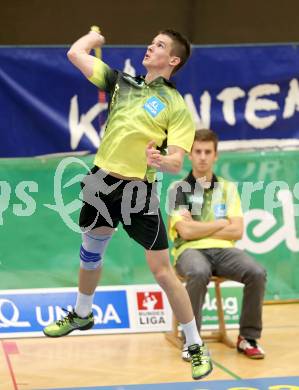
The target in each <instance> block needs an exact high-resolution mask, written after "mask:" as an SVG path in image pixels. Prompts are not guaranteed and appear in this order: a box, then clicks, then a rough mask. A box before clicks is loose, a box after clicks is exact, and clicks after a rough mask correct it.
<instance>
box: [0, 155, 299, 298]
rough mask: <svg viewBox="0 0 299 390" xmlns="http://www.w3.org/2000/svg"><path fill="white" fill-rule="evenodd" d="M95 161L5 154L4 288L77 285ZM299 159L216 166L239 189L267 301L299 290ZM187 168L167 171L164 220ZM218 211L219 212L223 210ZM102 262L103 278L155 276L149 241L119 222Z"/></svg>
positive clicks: (249, 246) (254, 158) (246, 239)
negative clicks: (84, 184) (86, 183)
mask: <svg viewBox="0 0 299 390" xmlns="http://www.w3.org/2000/svg"><path fill="white" fill-rule="evenodd" d="M92 160H93V156H85V157H81V158H74V157H67V158H63V159H61V157H60V158H58V157H55V158H54V157H53V158H36V159H3V160H1V164H0V177H1V180H0V231H1V250H0V285H1V288H2V289H16V288H18V289H30V288H45V287H47V288H54V287H74V286H75V283H76V282H75V279H76V278H75V277H74V275H76V274H77V272H78V266H79V248H80V244H81V230H80V228H79V226H78V216H79V211H80V209H81V205H82V202H81V200H80V199H82V194H80V184H79V183H80V180H82V178H83V176H84V175H86V173H87V171H88V169H89V167H90V166H92ZM298 165H299V152H298V151H284V152H278V151H277V152H273V151H272V152H263V153H260V152H250V153H249V152H247V153H243V152H233V153H229V152H225V153H221V154H220V156H219V160H218V162H217V166H216V167H215V172H216V174H217V175H220V176H222V177H224V178H227V179H228V180H231V181H232V182H234V183H235V185H236V187H237V188H238V191H239V194H240V197H241V202H242V206H243V211H244V222H245V224H244V227H245V228H244V235H243V238H242V240H240V241H239V242H238V243H237V245H238V247H239V248H240V249H243V250H245V251H246V252H248V253H249V254H250V255H251V256H252V257H253V259H254V260H256V261H257V262H259V263H260V264H262V265H263V266H264V268H265V269H266V270H267V284H266V294H265V299H266V300H286V299H298V297H299V274H298V272H295V271H296V270H297V269H298V253H299V218H298V215H299V186H298V183H299V172H298ZM189 169H190V164H189V162H188V160H187V159H186V161H185V165H184V168H183V170H182V172H181V173H180V174H179V175H171V174H164V175H163V181H162V182H161V187H160V188H161V202H160V205H161V212H162V215H163V218H164V221H166V220H167V211H168V209H167V201H166V197H167V190H168V188H169V187H170V186H171V184H172V182H173V181H174V180H179V179H181V178H182V177H186V176H187V174H188V171H189ZM80 196H81V197H80ZM218 212H219V214H220V215H221V214H222V212H223V210H218ZM49 226H51V229H49ZM16 236H17V242H18V245H16ZM60 237H63V240H61V239H59V238H60ZM12 248H13V250H12ZM76 259H77V260H76ZM62 264H63V266H62ZM104 267H105V272H104V273H103V279H102V285H106V286H112V285H121V284H124V285H135V284H142V285H144V284H153V283H155V280H154V277H153V276H152V274H151V272H150V271H149V269H148V267H147V264H146V262H145V261H144V250H143V248H142V247H141V246H139V245H137V244H136V243H134V242H133V241H132V240H130V239H129V237H128V235H127V233H126V232H125V231H124V229H123V228H122V226H121V224H120V225H119V227H118V230H117V232H116V233H115V234H114V235H113V238H112V240H111V243H110V244H109V246H108V248H107V251H106V252H105V265H104ZM32 270H34V272H32Z"/></svg>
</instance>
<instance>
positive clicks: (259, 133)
mask: <svg viewBox="0 0 299 390" xmlns="http://www.w3.org/2000/svg"><path fill="white" fill-rule="evenodd" d="M67 49H68V48H67V47H30V48H29V47H1V48H0V118H1V121H0V132H1V143H0V157H30V156H36V155H43V154H50V153H65V152H75V151H90V152H95V151H96V150H97V148H98V146H99V144H100V141H101V134H102V132H103V130H104V128H105V121H106V116H107V101H108V96H106V95H105V94H104V93H100V92H99V91H98V90H97V88H96V87H95V86H93V85H92V84H91V83H89V82H88V81H87V80H86V79H85V78H84V76H83V75H82V74H81V73H80V72H79V71H78V70H77V69H76V68H75V67H74V66H73V65H72V64H71V63H70V62H69V61H68V60H67V56H66V53H67ZM144 53H145V47H117V46H113V47H109V46H108V47H105V48H104V49H103V59H104V61H105V62H107V63H108V64H109V65H110V66H111V67H112V68H115V69H119V70H124V71H126V72H128V73H131V74H133V75H134V74H144V73H145V69H144V68H143V67H142V65H141V63H142V59H143V56H144ZM298 63H299V50H298V46H297V45H291V44H286V45H269V46H266V45H265V46H231V47H229V46H225V47H221V46H219V47H194V48H193V53H192V56H191V59H190V60H189V62H188V63H187V64H186V65H185V67H184V68H183V69H182V71H180V72H179V73H178V74H177V75H175V77H174V82H175V83H176V85H177V88H178V90H179V91H180V93H181V94H182V95H183V96H184V98H185V101H186V103H187V105H188V107H189V109H190V110H191V112H192V114H193V117H194V120H195V123H196V125H197V127H200V128H202V127H210V128H212V129H214V130H215V131H216V132H217V133H218V134H219V136H220V140H222V141H231V140H244V141H246V140H257V141H260V142H262V140H269V139H279V140H282V139H293V140H294V139H296V138H299V137H298V136H299V127H298V119H299V83H298V79H299V67H298Z"/></svg>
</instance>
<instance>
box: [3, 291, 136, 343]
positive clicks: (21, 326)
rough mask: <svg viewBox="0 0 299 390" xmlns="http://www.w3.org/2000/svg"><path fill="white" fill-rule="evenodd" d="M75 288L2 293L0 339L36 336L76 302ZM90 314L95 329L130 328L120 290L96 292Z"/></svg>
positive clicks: (124, 293)
mask: <svg viewBox="0 0 299 390" xmlns="http://www.w3.org/2000/svg"><path fill="white" fill-rule="evenodd" d="M76 294H77V291H76V289H35V290H26V291H25V290H15V291H2V292H1V293H0V337H5V336H16V337H18V336H21V335H22V334H25V335H27V336H28V335H31V336H32V335H36V336H40V335H41V334H42V333H41V332H42V330H43V328H44V327H45V326H47V325H49V324H50V323H51V322H53V321H57V320H60V319H61V318H62V317H64V316H65V314H66V313H65V311H64V310H63V308H64V309H65V310H69V311H71V310H72V309H73V306H74V304H75V301H76ZM93 313H94V320H95V325H94V327H93V329H92V331H89V332H91V333H97V332H98V331H99V330H110V332H111V333H113V330H117V332H119V331H120V330H121V329H129V328H130V320H129V311H128V303H127V292H126V290H124V289H123V290H122V289H118V290H117V289H115V290H113V289H107V290H100V291H96V293H95V298H94V303H93Z"/></svg>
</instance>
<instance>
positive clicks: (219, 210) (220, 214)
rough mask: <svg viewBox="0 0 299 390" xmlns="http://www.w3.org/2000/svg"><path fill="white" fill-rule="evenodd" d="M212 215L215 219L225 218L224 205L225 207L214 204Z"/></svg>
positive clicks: (222, 204)
mask: <svg viewBox="0 0 299 390" xmlns="http://www.w3.org/2000/svg"><path fill="white" fill-rule="evenodd" d="M214 215H215V218H224V217H226V205H225V203H221V204H216V205H215V206H214Z"/></svg>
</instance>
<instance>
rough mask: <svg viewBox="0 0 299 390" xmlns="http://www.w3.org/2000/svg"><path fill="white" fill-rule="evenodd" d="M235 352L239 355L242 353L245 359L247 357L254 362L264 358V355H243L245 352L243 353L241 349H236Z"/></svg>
mask: <svg viewBox="0 0 299 390" xmlns="http://www.w3.org/2000/svg"><path fill="white" fill-rule="evenodd" d="M237 351H238V352H239V353H242V354H243V355H245V356H246V357H248V358H249V359H254V360H260V359H264V358H265V355H253V356H249V355H247V354H246V353H245V351H243V349H241V348H237Z"/></svg>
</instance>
